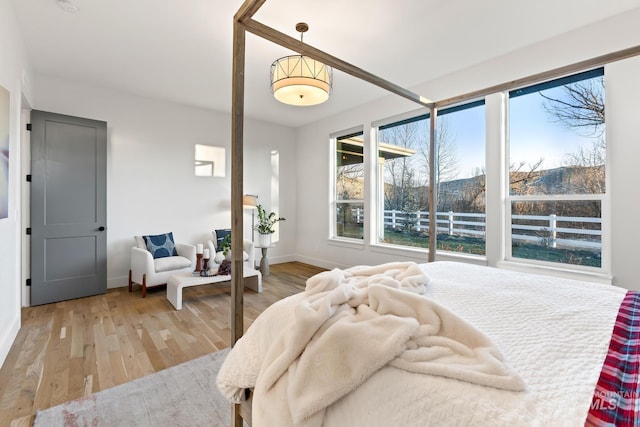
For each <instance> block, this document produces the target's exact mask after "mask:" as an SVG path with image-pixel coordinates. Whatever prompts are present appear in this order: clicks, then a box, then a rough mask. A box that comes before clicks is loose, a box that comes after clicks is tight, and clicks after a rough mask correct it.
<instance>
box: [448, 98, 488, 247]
mask: <svg viewBox="0 0 640 427" xmlns="http://www.w3.org/2000/svg"><path fill="white" fill-rule="evenodd" d="M436 123H437V130H436V137H437V142H438V158H437V161H436V170H437V171H438V172H437V174H436V180H437V184H436V185H437V187H436V188H437V201H438V206H437V215H438V218H437V220H438V240H437V248H438V250H444V251H450V252H460V253H467V254H474V255H484V254H485V246H486V245H485V212H486V209H485V200H486V197H485V182H486V179H485V178H486V175H485V151H486V149H485V145H486V144H485V133H486V132H485V109H484V101H476V102H472V103H468V104H464V105H460V106H457V107H451V108H447V109H443V110H441V111H439V112H438V116H437V121H436Z"/></svg>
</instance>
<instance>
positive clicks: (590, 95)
mask: <svg viewBox="0 0 640 427" xmlns="http://www.w3.org/2000/svg"><path fill="white" fill-rule="evenodd" d="M604 89H605V87H604V77H602V76H601V77H597V78H591V79H588V80H582V81H579V82H576V83H572V84H568V85H565V86H564V87H563V94H562V95H563V96H559V97H557V98H552V97H550V96H547V95H545V94H543V93H540V95H541V96H542V97H543V98H545V100H546V101H545V102H544V108H545V110H546V111H547V112H548V113H549V114H550V116H551V117H552V118H553V120H554V121H555V122H558V123H561V124H562V125H563V126H565V127H567V128H569V129H572V130H574V131H575V132H576V133H577V134H578V135H581V136H586V137H592V138H593V139H594V140H593V142H592V143H591V145H590V146H588V147H587V146H583V147H581V148H580V149H579V150H578V151H577V152H575V153H569V154H567V156H566V159H565V166H567V167H571V168H574V170H575V171H576V173H575V175H576V177H575V179H574V180H573V182H572V184H571V187H572V191H573V192H575V193H587V194H602V193H604V192H605V169H604V165H605V160H606V142H605V135H604V130H605V102H604V100H605V92H604Z"/></svg>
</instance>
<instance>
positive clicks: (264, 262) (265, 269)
mask: <svg viewBox="0 0 640 427" xmlns="http://www.w3.org/2000/svg"><path fill="white" fill-rule="evenodd" d="M274 246H275V245H269V246H260V245H256V248H260V251H261V252H262V258H260V273H262V277H265V276H268V275H269V258H267V251H268V250H269V248H273V247H274Z"/></svg>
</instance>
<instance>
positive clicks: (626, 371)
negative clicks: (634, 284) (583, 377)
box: [585, 291, 640, 427]
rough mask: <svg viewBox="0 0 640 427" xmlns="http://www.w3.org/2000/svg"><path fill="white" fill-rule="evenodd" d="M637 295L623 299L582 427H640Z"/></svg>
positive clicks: (639, 301)
mask: <svg viewBox="0 0 640 427" xmlns="http://www.w3.org/2000/svg"><path fill="white" fill-rule="evenodd" d="M639 376H640V292H634V291H629V292H627V295H626V296H625V298H624V300H623V301H622V304H621V305H620V309H619V310H618V317H617V318H616V324H615V326H614V328H613V334H612V335H611V342H610V343H609V351H608V353H607V357H606V358H605V360H604V364H603V365H602V371H601V372H600V379H599V380H598V384H597V385H596V390H595V392H594V394H593V399H592V401H591V407H590V408H589V415H588V416H587V420H586V421H585V426H589V427H590V426H597V427H600V426H616V427H622V426H640V381H639Z"/></svg>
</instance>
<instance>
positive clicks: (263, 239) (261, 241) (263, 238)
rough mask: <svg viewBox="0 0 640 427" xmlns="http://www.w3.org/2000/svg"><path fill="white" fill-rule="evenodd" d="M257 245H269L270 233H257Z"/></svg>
mask: <svg viewBox="0 0 640 427" xmlns="http://www.w3.org/2000/svg"><path fill="white" fill-rule="evenodd" d="M258 246H264V247H266V246H271V234H262V233H258Z"/></svg>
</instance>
